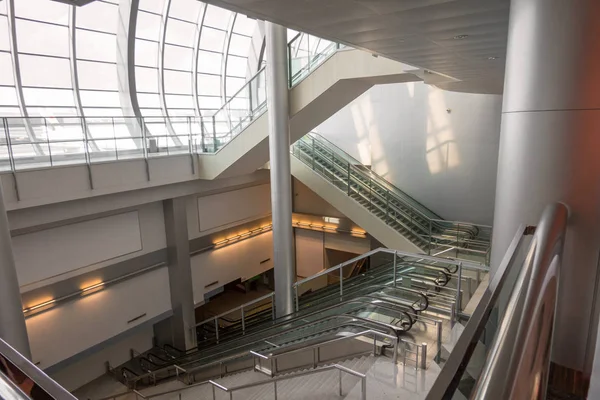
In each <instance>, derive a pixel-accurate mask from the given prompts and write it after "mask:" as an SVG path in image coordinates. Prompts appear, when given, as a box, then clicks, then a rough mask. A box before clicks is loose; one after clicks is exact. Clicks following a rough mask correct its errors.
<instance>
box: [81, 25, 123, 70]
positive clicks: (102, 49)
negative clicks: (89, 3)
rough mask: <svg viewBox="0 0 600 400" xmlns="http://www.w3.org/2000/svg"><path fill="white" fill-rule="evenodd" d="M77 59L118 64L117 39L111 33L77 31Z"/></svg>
mask: <svg viewBox="0 0 600 400" xmlns="http://www.w3.org/2000/svg"><path fill="white" fill-rule="evenodd" d="M76 34H77V36H76V42H77V58H84V59H88V60H98V61H108V62H117V37H116V36H115V35H113V34H109V33H98V32H91V31H86V30H83V29H78V30H77V33H76Z"/></svg>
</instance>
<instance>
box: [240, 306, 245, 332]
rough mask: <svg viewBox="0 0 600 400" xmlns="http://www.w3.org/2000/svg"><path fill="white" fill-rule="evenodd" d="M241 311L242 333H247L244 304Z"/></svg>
mask: <svg viewBox="0 0 600 400" xmlns="http://www.w3.org/2000/svg"><path fill="white" fill-rule="evenodd" d="M240 311H241V313H242V335H245V334H246V320H245V318H246V313H245V312H244V306H242V308H241V310H240Z"/></svg>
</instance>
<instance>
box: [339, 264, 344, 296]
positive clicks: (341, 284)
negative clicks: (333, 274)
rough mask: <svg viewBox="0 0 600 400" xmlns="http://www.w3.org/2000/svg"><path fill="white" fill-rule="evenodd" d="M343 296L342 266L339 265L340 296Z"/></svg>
mask: <svg viewBox="0 0 600 400" xmlns="http://www.w3.org/2000/svg"><path fill="white" fill-rule="evenodd" d="M343 296H344V267H343V266H342V267H340V298H342V297H343Z"/></svg>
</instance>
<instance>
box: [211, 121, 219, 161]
mask: <svg viewBox="0 0 600 400" xmlns="http://www.w3.org/2000/svg"><path fill="white" fill-rule="evenodd" d="M212 125H213V152H214V153H216V152H217V150H218V149H217V122H216V120H215V116H214V115H213V116H212Z"/></svg>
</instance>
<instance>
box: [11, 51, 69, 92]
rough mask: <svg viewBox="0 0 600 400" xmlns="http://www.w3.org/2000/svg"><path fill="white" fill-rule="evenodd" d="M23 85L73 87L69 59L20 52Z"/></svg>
mask: <svg viewBox="0 0 600 400" xmlns="http://www.w3.org/2000/svg"><path fill="white" fill-rule="evenodd" d="M19 61H20V66H21V81H22V83H23V86H42V87H58V88H69V87H71V66H70V64H69V60H67V59H61V58H51V57H44V56H31V55H25V54H19Z"/></svg>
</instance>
